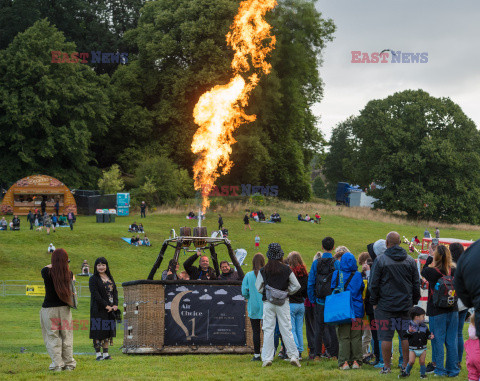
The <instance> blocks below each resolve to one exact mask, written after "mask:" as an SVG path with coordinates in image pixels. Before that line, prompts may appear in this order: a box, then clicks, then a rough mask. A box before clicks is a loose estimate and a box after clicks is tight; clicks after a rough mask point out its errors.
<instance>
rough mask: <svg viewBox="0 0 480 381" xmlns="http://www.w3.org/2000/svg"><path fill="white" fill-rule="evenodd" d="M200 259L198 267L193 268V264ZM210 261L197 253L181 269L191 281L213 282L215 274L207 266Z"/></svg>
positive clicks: (215, 277)
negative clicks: (183, 269)
mask: <svg viewBox="0 0 480 381" xmlns="http://www.w3.org/2000/svg"><path fill="white" fill-rule="evenodd" d="M199 257H200V266H198V267H194V266H193V263H194V262H195V261H196V260H197V258H199ZM209 264H210V261H209V259H208V257H207V256H206V255H202V253H201V252H200V250H199V251H197V253H196V254H193V255H192V256H191V257H190V258H188V259H187V260H186V261H185V262H184V263H183V267H184V268H185V271H186V272H187V273H188V275H189V276H190V279H191V280H215V279H217V274H215V270H214V269H213V268H211V267H210V266H209Z"/></svg>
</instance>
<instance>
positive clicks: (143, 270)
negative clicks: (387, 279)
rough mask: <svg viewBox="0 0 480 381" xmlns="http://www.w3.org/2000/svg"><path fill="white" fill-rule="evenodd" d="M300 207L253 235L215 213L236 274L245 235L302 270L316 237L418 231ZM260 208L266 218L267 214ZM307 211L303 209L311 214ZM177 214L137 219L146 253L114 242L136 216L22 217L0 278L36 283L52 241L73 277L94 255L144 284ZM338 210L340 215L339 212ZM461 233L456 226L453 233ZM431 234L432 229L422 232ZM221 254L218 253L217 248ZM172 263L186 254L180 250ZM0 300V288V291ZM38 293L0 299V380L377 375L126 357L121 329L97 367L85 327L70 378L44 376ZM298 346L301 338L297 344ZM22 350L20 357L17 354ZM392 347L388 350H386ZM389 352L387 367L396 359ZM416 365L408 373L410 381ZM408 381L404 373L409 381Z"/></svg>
mask: <svg viewBox="0 0 480 381" xmlns="http://www.w3.org/2000/svg"><path fill="white" fill-rule="evenodd" d="M303 208H304V205H303V206H301V205H299V206H298V207H295V208H292V207H291V204H290V205H289V208H288V209H282V208H277V209H278V210H279V212H280V213H281V215H282V223H280V224H256V223H252V225H251V226H252V229H253V231H248V230H247V231H244V230H243V222H242V217H243V214H242V213H241V212H236V213H228V212H226V213H222V215H223V219H224V222H225V227H227V228H228V229H229V233H230V237H229V238H231V241H232V246H233V248H234V249H236V248H245V249H246V250H247V251H248V256H247V259H246V263H247V264H248V266H245V267H244V268H245V270H246V271H249V270H250V269H251V265H250V263H251V258H252V256H253V254H254V253H255V251H254V238H255V235H256V234H258V235H259V236H260V238H261V243H260V251H261V252H263V253H265V251H266V247H267V246H268V243H270V242H279V243H280V244H281V245H282V247H283V249H284V251H285V252H286V253H288V252H290V251H293V250H296V251H299V252H300V253H301V254H302V256H303V258H304V260H305V262H306V264H307V266H308V267H310V265H311V263H312V259H313V256H314V254H315V253H316V252H317V251H319V250H320V249H321V247H320V244H321V239H322V238H323V237H325V236H326V235H330V236H332V237H334V238H335V241H336V245H346V246H347V247H348V248H349V249H350V250H351V251H352V252H353V253H354V254H355V255H358V254H359V253H360V252H362V251H365V250H366V245H367V244H368V243H370V242H373V241H375V240H377V239H379V238H384V237H385V235H386V234H387V233H388V232H389V231H391V230H396V231H398V232H399V233H400V234H401V235H405V236H406V237H408V238H411V237H412V236H413V235H419V236H422V235H423V230H424V229H425V225H415V224H412V223H411V222H406V221H405V222H402V220H400V219H392V222H389V221H388V219H387V220H386V219H385V218H382V217H381V216H380V215H379V217H378V220H376V218H375V215H373V217H372V214H371V212H368V213H369V214H368V217H366V218H368V219H362V214H361V213H356V214H355V217H356V218H351V217H348V216H345V212H343V211H342V212H341V213H336V211H335V209H334V208H330V209H329V210H330V212H327V213H325V211H324V212H322V217H323V219H322V223H321V224H320V225H316V224H310V223H305V222H299V221H297V219H296V215H297V213H298V211H299V210H303ZM264 209H266V211H268V212H271V211H270V210H268V208H264ZM315 211H316V210H313V209H312V210H311V211H310V213H311V214H314V212H315ZM185 214H186V213H184V212H178V211H176V212H175V211H173V212H172V211H170V212H168V213H163V214H162V213H159V214H154V215H148V216H147V218H146V219H144V220H143V221H142V222H143V224H144V226H145V229H146V231H147V235H148V236H149V238H150V240H151V242H152V244H153V247H133V246H129V245H128V244H126V243H125V242H124V241H122V240H121V239H120V237H122V236H125V237H128V236H129V235H128V234H127V227H128V225H129V224H130V223H131V222H132V221H133V220H137V222H139V220H140V218H139V216H138V215H134V216H130V217H123V218H119V217H117V221H116V222H115V223H113V224H96V223H95V217H82V216H80V217H78V219H77V223H76V225H75V227H74V230H73V231H70V229H69V228H59V229H57V232H56V233H51V234H50V235H49V236H47V235H46V232H37V231H30V230H28V227H27V223H26V219H25V217H22V230H21V231H19V232H11V231H6V232H5V231H0V281H2V280H3V281H6V280H28V281H32V282H34V281H36V282H41V275H40V270H41V268H42V267H43V266H45V265H46V264H48V263H49V255H48V254H47V252H46V250H47V246H48V244H49V243H51V242H52V243H53V244H54V245H55V246H56V247H57V248H59V247H63V248H65V249H66V250H67V252H68V254H69V257H70V259H71V262H70V266H71V268H72V270H73V271H74V272H79V270H80V265H81V262H82V261H83V260H84V259H87V260H88V262H89V263H90V264H91V265H93V263H94V261H95V259H96V258H97V257H99V256H105V257H106V258H107V259H108V260H109V264H110V269H111V272H112V274H113V276H114V277H115V280H116V282H117V284H120V283H121V282H125V281H129V280H136V279H145V278H146V277H147V275H148V273H149V272H150V269H151V267H152V265H153V263H154V261H155V259H156V257H157V254H158V251H159V249H160V246H161V243H162V242H163V240H164V239H165V238H167V237H168V235H169V232H170V229H171V228H175V230H176V231H177V233H178V231H179V227H180V226H192V227H193V226H195V223H194V221H193V220H192V221H189V220H186V219H185ZM342 214H343V215H342ZM216 222H217V217H216V214H214V213H208V214H207V219H206V221H205V223H204V226H207V228H208V231H209V232H211V231H212V230H214V229H216V228H217V223H216ZM462 228H463V227H462ZM430 231H432V230H430ZM441 233H442V236H443V237H455V238H463V239H473V240H476V239H477V238H479V235H480V232H479V231H477V230H461V229H457V228H455V227H442V228H441ZM221 250H223V251H221ZM172 255H173V250H171V251H167V253H166V260H165V261H164V263H163V264H162V266H161V268H160V270H159V271H158V272H157V275H156V279H158V278H159V276H160V272H161V271H162V270H163V269H165V268H166V265H167V262H168V260H169V259H170V258H171V256H172ZM180 258H181V261H183V260H184V259H186V258H187V255H185V254H181V257H180ZM219 259H220V260H221V259H228V258H227V253H226V250H225V249H220V251H219ZM79 282H80V284H81V285H84V286H86V285H87V280H85V279H80V278H79ZM0 295H1V290H0ZM42 301H43V298H42V297H27V296H5V297H2V296H0V328H1V339H0V379H5V378H15V379H45V378H50V377H59V378H66V377H68V378H69V379H81V380H84V379H96V378H98V377H102V376H105V375H106V376H107V377H109V378H113V377H114V378H119V379H144V378H167V377H168V378H171V377H176V378H182V379H200V378H203V379H212V380H226V379H228V380H230V379H258V378H262V379H266V380H269V379H272V380H273V379H276V380H278V379H292V378H294V377H295V378H302V379H331V380H336V379H344V380H345V379H346V380H360V379H361V380H374V379H378V378H379V377H380V375H378V371H377V370H376V369H374V368H372V367H369V366H365V367H363V369H361V370H358V371H353V370H351V371H347V372H341V371H339V370H337V368H336V362H331V361H330V362H327V361H325V362H323V363H320V364H313V363H311V362H307V361H304V362H303V364H302V368H300V369H296V368H293V367H292V366H290V365H289V364H288V363H287V362H284V361H280V360H276V361H275V362H274V364H273V366H272V367H271V368H266V369H262V368H261V365H260V364H259V363H251V362H250V358H251V356H250V355H209V356H202V355H197V356H192V355H188V356H127V355H123V354H122V353H121V350H120V346H121V344H122V338H123V331H121V330H119V331H118V332H117V339H116V341H115V345H114V347H113V348H112V350H111V351H110V352H111V354H112V356H113V357H114V359H113V361H111V362H100V363H97V362H96V361H95V360H94V356H93V348H92V345H91V342H90V340H89V339H88V330H79V331H75V333H74V351H75V353H78V354H77V355H75V358H76V360H77V369H76V370H75V371H74V372H68V373H67V372H63V373H61V374H52V373H50V372H48V370H47V368H48V364H49V363H50V360H49V357H48V355H47V354H46V350H45V346H44V344H43V340H42V335H41V329H40V322H39V310H40V308H41V303H42ZM88 313H89V298H80V305H79V309H78V310H76V311H74V312H73V317H74V319H78V320H82V319H88V318H89V315H88ZM305 344H306V341H305ZM21 347H24V348H26V351H25V353H20V348H21ZM395 347H396V345H395ZM396 358H398V354H397V353H396V354H395V361H394V364H396V363H397V360H396ZM418 372H419V370H418V365H416V367H415V368H414V370H413V371H412V373H413V374H414V375H415V377H416V376H417V375H418ZM397 375H398V370H394V371H393V374H392V375H390V376H386V377H383V378H385V379H393V378H397ZM412 377H413V375H412ZM460 379H466V371H465V370H462V373H461V374H460Z"/></svg>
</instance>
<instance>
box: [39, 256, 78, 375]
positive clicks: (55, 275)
mask: <svg viewBox="0 0 480 381" xmlns="http://www.w3.org/2000/svg"><path fill="white" fill-rule="evenodd" d="M68 262H69V261H68V254H67V252H66V251H65V250H64V249H57V250H55V251H54V252H53V253H52V263H51V264H49V265H47V266H45V267H44V268H43V269H42V271H41V273H42V278H43V282H44V283H45V299H44V301H43V304H42V309H41V310H40V324H41V326H42V335H43V341H44V342H45V346H46V347H47V352H48V354H49V356H50V358H51V359H52V363H51V364H50V367H49V369H50V370H53V371H57V372H58V371H62V370H73V369H75V367H76V365H77V362H76V361H75V359H74V358H73V330H72V311H71V310H70V306H71V305H73V294H72V288H71V282H72V280H73V274H72V272H71V271H70V268H69V267H68Z"/></svg>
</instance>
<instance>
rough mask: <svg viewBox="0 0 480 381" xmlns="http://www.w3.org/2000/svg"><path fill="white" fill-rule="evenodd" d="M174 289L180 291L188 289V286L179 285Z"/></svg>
mask: <svg viewBox="0 0 480 381" xmlns="http://www.w3.org/2000/svg"><path fill="white" fill-rule="evenodd" d="M175 291H180V292H182V291H188V288H186V287H185V286H180V287H177V288H176V289H175ZM169 295H170V294H169Z"/></svg>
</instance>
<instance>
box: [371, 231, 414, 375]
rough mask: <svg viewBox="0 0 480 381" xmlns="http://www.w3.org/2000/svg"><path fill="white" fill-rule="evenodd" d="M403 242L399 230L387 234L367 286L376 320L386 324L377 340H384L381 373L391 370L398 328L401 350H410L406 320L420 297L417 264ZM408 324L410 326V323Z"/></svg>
mask: <svg viewBox="0 0 480 381" xmlns="http://www.w3.org/2000/svg"><path fill="white" fill-rule="evenodd" d="M400 243H401V240H400V235H399V234H398V233H397V232H390V233H388V234H387V239H386V246H387V250H386V251H385V253H384V254H382V255H380V256H378V257H377V259H376V260H375V262H374V263H373V266H372V269H371V275H370V282H369V285H368V288H369V290H370V303H371V304H372V306H373V308H374V313H375V320H376V321H377V323H378V322H380V324H383V325H381V328H380V329H379V330H378V331H377V335H378V340H379V341H381V342H382V348H381V350H382V355H383V361H384V367H383V368H382V370H381V371H380V373H381V374H386V373H390V372H391V370H390V366H391V353H392V339H393V335H394V332H395V330H396V331H397V332H398V335H399V339H400V340H401V342H402V352H403V353H408V350H409V349H408V340H407V339H406V337H405V330H404V324H403V323H404V321H406V322H408V321H410V318H409V316H408V311H409V310H410V308H412V307H413V306H414V305H416V304H417V303H418V301H419V300H420V278H419V275H418V270H417V265H416V263H415V260H414V259H413V258H412V257H410V256H409V255H408V254H407V252H406V251H405V249H404V248H402V247H400ZM392 320H393V321H396V324H395V325H393V324H392ZM384 322H385V323H384ZM405 326H407V327H408V323H406V324H405ZM382 328H383V329H382ZM385 328H386V329H385ZM407 363H408V356H403V365H402V370H403V369H405V368H406V366H407Z"/></svg>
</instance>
